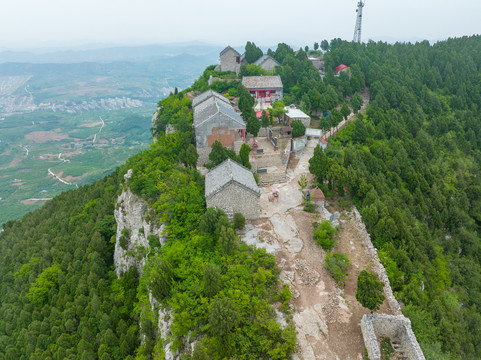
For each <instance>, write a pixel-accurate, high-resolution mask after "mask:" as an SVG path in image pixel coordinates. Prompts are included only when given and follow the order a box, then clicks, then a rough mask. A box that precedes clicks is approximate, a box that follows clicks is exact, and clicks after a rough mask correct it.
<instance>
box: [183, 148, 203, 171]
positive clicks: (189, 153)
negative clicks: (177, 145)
mask: <svg viewBox="0 0 481 360" xmlns="http://www.w3.org/2000/svg"><path fill="white" fill-rule="evenodd" d="M198 158H199V154H198V153H197V149H196V148H195V146H194V145H192V144H189V146H187V149H185V151H184V150H183V151H182V154H181V159H182V162H183V163H184V165H185V166H188V167H191V168H195V166H196V165H197V159H198Z"/></svg>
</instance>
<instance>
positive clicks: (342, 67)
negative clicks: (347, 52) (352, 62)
mask: <svg viewBox="0 0 481 360" xmlns="http://www.w3.org/2000/svg"><path fill="white" fill-rule="evenodd" d="M344 69H347V66H346V65H344V64H341V65H339V66H338V67H337V68H336V72H339V71H341V70H344Z"/></svg>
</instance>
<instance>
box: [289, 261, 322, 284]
mask: <svg viewBox="0 0 481 360" xmlns="http://www.w3.org/2000/svg"><path fill="white" fill-rule="evenodd" d="M294 268H295V269H296V270H297V274H298V275H299V282H300V283H301V284H303V285H306V286H312V285H314V284H316V283H317V281H318V280H319V273H318V272H317V271H315V270H314V269H312V266H311V265H310V264H309V262H308V261H306V260H304V259H296V261H295V266H294Z"/></svg>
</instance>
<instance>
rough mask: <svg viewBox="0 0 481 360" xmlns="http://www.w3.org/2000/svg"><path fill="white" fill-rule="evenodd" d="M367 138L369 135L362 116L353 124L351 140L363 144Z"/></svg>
mask: <svg viewBox="0 0 481 360" xmlns="http://www.w3.org/2000/svg"><path fill="white" fill-rule="evenodd" d="M368 137H369V133H368V131H367V129H366V125H365V124H364V121H363V118H362V116H359V117H358V119H357V120H356V121H355V122H354V132H353V134H352V140H353V141H354V142H357V143H363V142H365V141H366V139H367V138H368Z"/></svg>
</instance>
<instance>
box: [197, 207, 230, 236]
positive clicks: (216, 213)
mask: <svg viewBox="0 0 481 360" xmlns="http://www.w3.org/2000/svg"><path fill="white" fill-rule="evenodd" d="M223 216H225V213H224V211H222V210H221V209H219V208H208V209H207V210H206V211H205V213H204V214H203V215H202V216H201V218H200V222H199V230H200V231H201V232H202V233H204V234H209V235H214V234H215V232H216V228H217V223H218V222H219V219H220V218H221V217H223Z"/></svg>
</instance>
